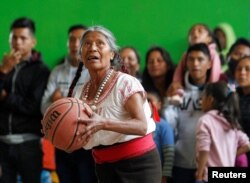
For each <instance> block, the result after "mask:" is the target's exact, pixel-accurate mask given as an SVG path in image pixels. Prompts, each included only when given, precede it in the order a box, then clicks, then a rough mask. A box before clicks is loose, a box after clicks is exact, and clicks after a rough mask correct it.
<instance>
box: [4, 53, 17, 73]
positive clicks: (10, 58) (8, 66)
mask: <svg viewBox="0 0 250 183" xmlns="http://www.w3.org/2000/svg"><path fill="white" fill-rule="evenodd" d="M20 59H21V53H20V52H19V51H14V50H11V51H10V53H9V54H5V55H4V57H3V63H2V64H1V65H0V72H1V73H4V74H8V73H9V72H10V71H12V70H13V68H14V67H15V66H16V65H17V64H18V63H19V62H20Z"/></svg>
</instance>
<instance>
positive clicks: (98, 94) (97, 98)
mask: <svg viewBox="0 0 250 183" xmlns="http://www.w3.org/2000/svg"><path fill="white" fill-rule="evenodd" d="M113 71H114V70H113V69H111V70H110V71H109V73H108V74H107V75H106V76H105V78H104V79H103V80H102V82H101V84H100V85H99V87H98V90H97V92H96V94H95V97H94V100H93V102H92V103H91V104H88V105H89V106H90V108H91V109H92V110H93V111H96V109H97V107H96V105H97V102H98V100H99V97H100V96H101V93H102V91H103V89H104V87H105V85H106V84H107V82H108V80H109V79H110V77H111V76H112V74H113ZM90 85H91V81H90V82H89V83H88V84H87V86H86V90H85V92H84V95H83V100H84V101H87V99H88V96H89V88H90Z"/></svg>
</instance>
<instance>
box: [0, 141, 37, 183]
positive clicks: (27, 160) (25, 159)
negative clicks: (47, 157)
mask: <svg viewBox="0 0 250 183" xmlns="http://www.w3.org/2000/svg"><path fill="white" fill-rule="evenodd" d="M0 158H1V164H2V169H3V176H2V181H3V183H16V182H17V175H18V174H20V176H21V178H22V180H23V182H25V183H35V182H40V177H41V170H42V149H41V143H40V140H31V141H27V142H24V143H21V144H14V145H8V144H5V143H2V142H0Z"/></svg>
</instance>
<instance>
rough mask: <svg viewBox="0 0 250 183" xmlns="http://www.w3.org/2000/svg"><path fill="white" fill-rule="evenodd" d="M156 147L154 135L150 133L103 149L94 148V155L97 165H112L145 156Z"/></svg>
mask: <svg viewBox="0 0 250 183" xmlns="http://www.w3.org/2000/svg"><path fill="white" fill-rule="evenodd" d="M155 147H156V146H155V143H154V140H153V137H152V134H151V133H150V134H148V135H146V136H144V137H140V138H136V139H133V140H130V141H128V142H123V143H119V144H114V145H111V146H107V147H103V148H94V149H93V150H92V153H93V157H94V159H95V162H96V163H98V164H101V163H107V162H108V163H112V162H115V161H119V160H123V159H128V158H133V157H137V156H140V155H143V154H144V153H146V152H148V151H150V150H152V149H154V148H155Z"/></svg>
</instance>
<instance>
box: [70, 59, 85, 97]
mask: <svg viewBox="0 0 250 183" xmlns="http://www.w3.org/2000/svg"><path fill="white" fill-rule="evenodd" d="M82 69H83V63H82V62H79V65H78V68H77V71H76V75H75V77H74V79H73V81H72V82H71V84H70V87H69V91H68V95H67V97H72V94H73V90H74V88H75V86H76V83H77V81H78V80H79V78H80V76H81V72H82Z"/></svg>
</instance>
